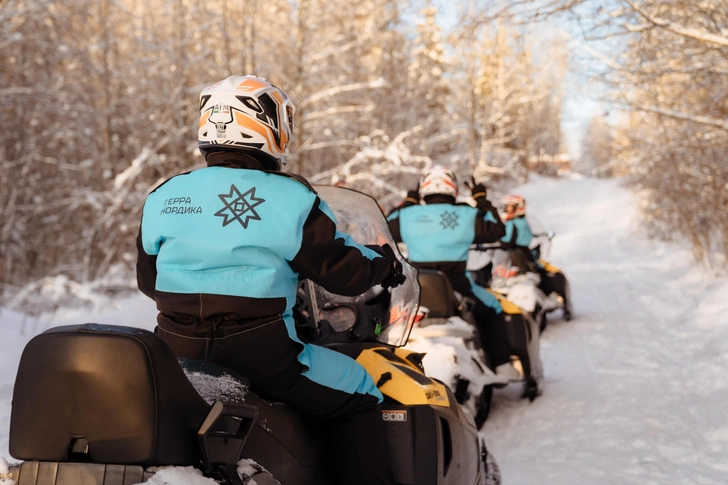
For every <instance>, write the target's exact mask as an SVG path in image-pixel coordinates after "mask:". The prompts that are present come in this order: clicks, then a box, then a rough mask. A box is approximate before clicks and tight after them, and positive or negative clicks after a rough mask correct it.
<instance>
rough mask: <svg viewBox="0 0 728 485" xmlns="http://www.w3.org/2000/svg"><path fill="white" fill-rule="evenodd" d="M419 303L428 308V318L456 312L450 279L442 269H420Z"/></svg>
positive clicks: (445, 316) (450, 315)
mask: <svg viewBox="0 0 728 485" xmlns="http://www.w3.org/2000/svg"><path fill="white" fill-rule="evenodd" d="M418 280H419V282H420V288H421V293H420V294H421V296H420V305H422V306H424V307H426V308H427V309H428V310H430V313H429V314H428V315H427V316H428V318H449V317H452V316H454V315H457V314H458V300H457V297H456V296H455V290H453V288H452V284H450V279H449V278H448V277H447V275H446V274H445V273H443V272H442V271H436V270H432V269H420V271H419V275H418Z"/></svg>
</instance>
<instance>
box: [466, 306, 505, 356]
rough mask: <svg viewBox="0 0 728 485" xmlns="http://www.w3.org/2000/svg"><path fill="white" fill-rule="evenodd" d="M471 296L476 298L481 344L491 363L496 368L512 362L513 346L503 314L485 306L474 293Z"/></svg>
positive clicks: (476, 314) (474, 309) (474, 313)
mask: <svg viewBox="0 0 728 485" xmlns="http://www.w3.org/2000/svg"><path fill="white" fill-rule="evenodd" d="M469 296H470V297H471V298H472V299H473V300H475V307H474V308H473V317H474V318H475V324H476V326H477V327H478V334H479V335H480V341H481V344H482V345H483V349H485V351H486V352H487V353H488V357H489V358H490V363H491V365H492V366H493V368H496V367H498V366H499V365H501V364H505V363H506V362H510V361H511V346H510V343H509V341H508V329H507V328H506V321H505V319H504V318H503V314H502V313H501V314H498V313H496V311H495V310H494V309H492V308H490V307H487V306H485V304H483V302H482V301H480V300H479V299H478V298H477V297H476V296H475V295H474V294H472V295H469Z"/></svg>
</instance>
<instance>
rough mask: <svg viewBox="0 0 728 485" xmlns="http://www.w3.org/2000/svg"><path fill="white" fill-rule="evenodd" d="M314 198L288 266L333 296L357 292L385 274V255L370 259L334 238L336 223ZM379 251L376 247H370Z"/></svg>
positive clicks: (354, 294) (386, 267)
mask: <svg viewBox="0 0 728 485" xmlns="http://www.w3.org/2000/svg"><path fill="white" fill-rule="evenodd" d="M320 203H321V199H319V198H318V197H316V201H315V202H314V204H313V207H312V209H311V212H310V213H309V215H308V218H307V219H306V222H305V223H304V225H303V238H302V241H301V248H300V249H299V250H298V254H296V256H295V257H294V258H293V260H292V261H291V268H293V270H294V271H296V272H298V274H300V275H301V276H302V277H303V278H308V279H310V280H311V281H313V282H314V283H316V284H319V285H321V286H323V287H324V288H325V289H326V290H328V291H330V292H331V293H335V294H337V295H344V296H356V295H361V294H362V293H364V292H365V291H366V290H368V289H369V288H371V287H372V286H374V285H377V284H379V283H381V282H382V280H384V278H386V277H387V276H388V275H389V271H390V262H389V260H388V259H387V258H386V257H385V256H383V255H382V256H378V257H376V258H374V259H372V260H370V259H369V258H367V257H366V256H364V255H363V254H362V253H361V251H360V250H359V249H358V248H356V247H351V246H347V245H346V244H344V240H343V239H342V238H337V237H336V224H334V221H332V220H331V219H330V218H329V216H328V215H326V214H325V213H324V212H323V211H322V210H321V208H320ZM370 249H373V250H374V251H375V252H377V253H379V254H381V253H380V251H379V250H378V248H377V247H371V248H370Z"/></svg>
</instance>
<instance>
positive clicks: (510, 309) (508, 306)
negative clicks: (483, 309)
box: [488, 289, 524, 315]
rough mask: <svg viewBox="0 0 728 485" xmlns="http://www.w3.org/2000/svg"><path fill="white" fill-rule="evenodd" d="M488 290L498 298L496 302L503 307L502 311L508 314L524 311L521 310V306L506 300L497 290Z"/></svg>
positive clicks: (517, 313)
mask: <svg viewBox="0 0 728 485" xmlns="http://www.w3.org/2000/svg"><path fill="white" fill-rule="evenodd" d="M488 291H489V292H490V293H491V294H493V296H495V297H496V298H497V299H498V303H500V305H501V308H503V313H506V314H508V315H521V314H524V311H523V310H521V308H520V307H519V306H518V305H516V304H515V303H513V302H512V301H510V300H506V298H505V297H504V296H503V295H501V294H500V293H498V292H497V291H493V290H491V289H488Z"/></svg>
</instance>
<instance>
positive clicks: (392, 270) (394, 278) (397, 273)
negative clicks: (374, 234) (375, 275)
mask: <svg viewBox="0 0 728 485" xmlns="http://www.w3.org/2000/svg"><path fill="white" fill-rule="evenodd" d="M381 249H382V252H383V253H384V256H385V257H386V258H387V260H388V261H389V274H388V275H387V277H386V278H384V280H382V283H381V285H382V287H383V288H394V287H396V286H399V285H401V284H402V283H404V282H405V280H406V279H407V278H406V277H405V275H404V274H403V273H402V263H400V262H399V259H397V256H396V255H395V254H394V250H393V249H392V247H391V246H390V245H389V244H385V245H384V246H382V247H381Z"/></svg>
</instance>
